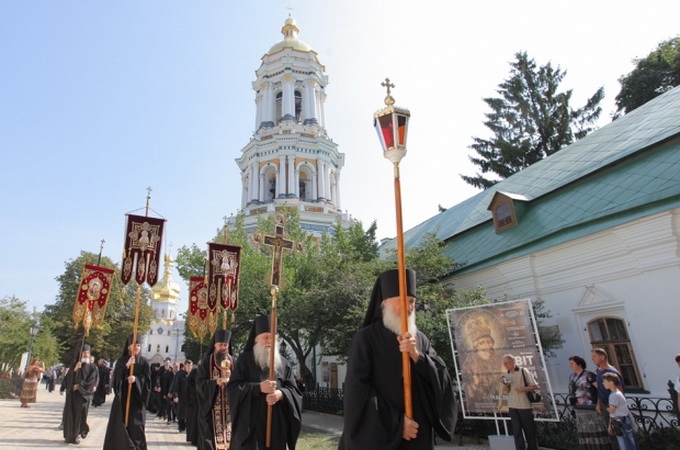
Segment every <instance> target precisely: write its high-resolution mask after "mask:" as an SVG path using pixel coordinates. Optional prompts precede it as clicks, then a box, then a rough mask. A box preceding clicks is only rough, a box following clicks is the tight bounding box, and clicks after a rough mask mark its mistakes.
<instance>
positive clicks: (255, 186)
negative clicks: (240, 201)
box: [250, 161, 260, 202]
mask: <svg viewBox="0 0 680 450" xmlns="http://www.w3.org/2000/svg"><path fill="white" fill-rule="evenodd" d="M259 180H260V164H259V163H258V162H257V161H254V162H253V163H252V165H251V166H250V192H251V194H250V201H251V202H258V201H259V200H260V195H259V192H260V184H259Z"/></svg>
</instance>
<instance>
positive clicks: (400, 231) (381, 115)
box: [373, 78, 413, 419]
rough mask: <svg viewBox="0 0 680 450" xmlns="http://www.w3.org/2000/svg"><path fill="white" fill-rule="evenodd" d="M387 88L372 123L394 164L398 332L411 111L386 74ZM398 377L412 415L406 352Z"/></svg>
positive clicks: (404, 313)
mask: <svg viewBox="0 0 680 450" xmlns="http://www.w3.org/2000/svg"><path fill="white" fill-rule="evenodd" d="M381 86H383V87H385V88H387V97H385V105H386V107H385V108H383V109H381V110H380V111H378V112H376V113H375V115H374V118H373V126H374V127H375V129H376V131H377V132H378V139H379V140H380V145H381V146H382V149H383V156H384V157H385V158H387V159H388V160H390V161H391V162H392V164H393V165H394V200H395V206H396V208H395V209H396V216H397V268H398V273H399V302H400V303H401V333H402V334H404V333H406V332H407V331H408V300H407V298H406V288H407V286H406V253H405V248H404V228H403V221H402V214H401V184H400V180H399V162H400V161H401V160H402V158H403V157H404V156H406V137H407V135H408V120H409V118H410V117H411V113H410V112H409V111H408V110H407V109H403V108H398V107H396V106H394V98H393V97H392V95H391V94H390V91H391V88H393V87H394V84H393V83H391V82H390V79H389V78H385V81H384V82H382V83H381ZM401 360H402V379H403V383H404V384H403V385H404V414H405V415H406V417H408V418H409V419H413V404H412V402H411V361H410V356H409V354H408V352H402V354H401Z"/></svg>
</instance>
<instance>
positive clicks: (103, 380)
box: [21, 271, 680, 450]
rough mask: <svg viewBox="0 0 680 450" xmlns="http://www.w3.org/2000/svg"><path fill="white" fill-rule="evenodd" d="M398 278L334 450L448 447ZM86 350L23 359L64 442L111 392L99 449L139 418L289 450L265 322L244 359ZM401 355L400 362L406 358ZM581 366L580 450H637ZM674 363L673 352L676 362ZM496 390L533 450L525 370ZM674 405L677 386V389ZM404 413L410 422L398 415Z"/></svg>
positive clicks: (127, 443)
mask: <svg viewBox="0 0 680 450" xmlns="http://www.w3.org/2000/svg"><path fill="white" fill-rule="evenodd" d="M398 284H399V283H398V273H397V271H388V272H385V273H383V274H381V275H380V276H379V277H378V279H377V280H376V283H375V286H374V288H373V293H372V295H371V300H370V302H369V307H368V310H367V312H366V315H365V318H364V321H363V323H362V325H361V327H360V328H359V331H358V332H357V333H356V335H355V336H354V338H353V340H352V344H351V347H350V351H349V355H348V362H347V376H346V379H345V389H344V396H343V398H344V411H345V415H344V429H343V433H342V436H341V438H340V443H339V449H340V450H351V449H357V450H358V449H366V448H380V449H391V450H406V449H433V448H434V443H435V441H436V439H438V438H439V439H442V440H446V441H449V440H451V438H452V436H453V432H454V430H455V426H456V420H457V417H458V405H457V403H456V400H455V398H454V389H453V384H452V380H451V377H450V375H449V372H448V370H447V368H446V366H445V364H444V362H443V360H442V359H441V358H440V357H439V356H437V354H436V352H435V351H434V349H433V348H432V346H431V345H430V341H429V340H428V338H427V336H425V335H424V334H423V333H422V332H420V331H419V330H418V329H417V327H416V325H415V308H414V306H415V273H413V272H412V271H407V280H406V287H407V302H406V308H407V311H405V312H406V316H407V327H406V328H407V331H405V332H404V331H403V330H402V327H403V326H404V325H403V324H402V320H401V313H402V309H403V307H404V305H403V303H402V299H401V297H400V296H399V292H398ZM90 351H91V349H90V347H89V345H87V344H83V345H81V346H80V347H79V348H77V349H75V357H74V360H73V363H72V364H71V365H70V366H69V367H65V368H64V370H63V372H62V374H61V375H59V374H58V373H57V372H56V371H54V370H52V369H50V370H49V371H47V373H45V372H46V371H45V367H44V364H43V363H42V362H41V361H40V360H39V359H38V358H34V359H33V360H31V363H30V364H29V366H28V368H27V370H26V372H25V374H24V378H25V383H24V389H23V391H22V394H21V406H22V407H25V408H26V407H29V403H34V402H35V401H36V394H37V384H38V379H39V378H40V376H41V375H42V374H45V378H46V379H47V382H46V384H47V386H48V388H47V389H48V390H49V391H50V392H51V391H52V390H53V389H54V387H53V386H52V387H51V388H50V387H49V386H50V384H51V383H54V380H56V379H58V378H60V377H61V378H62V379H63V381H62V386H61V392H62V394H64V395H65V397H66V398H65V405H64V410H63V418H62V425H61V426H60V428H61V429H62V430H63V434H64V440H65V441H66V442H68V443H75V444H77V443H79V441H80V439H84V438H86V437H87V435H88V433H89V427H88V425H87V415H88V409H89V407H90V405H92V406H93V407H98V406H101V405H102V404H103V403H104V402H105V401H106V394H108V393H113V394H114V398H113V400H112V405H111V412H110V416H109V421H108V425H107V429H106V437H105V441H104V446H103V448H104V450H118V449H139V450H141V449H146V448H147V445H146V436H145V431H144V430H145V422H146V415H147V412H150V413H152V414H155V415H156V417H157V418H158V419H160V420H164V421H166V422H167V423H168V424H176V426H177V429H178V431H179V432H181V433H186V441H187V442H189V443H191V444H193V445H194V446H196V447H197V448H198V449H199V450H218V449H219V450H224V449H234V450H260V449H264V448H269V449H272V450H286V448H289V449H294V448H295V445H296V441H297V439H298V436H299V433H300V430H301V424H302V393H301V388H300V383H299V382H298V381H297V380H296V377H295V374H294V372H293V368H292V365H291V364H290V363H289V362H288V361H287V360H286V359H285V357H284V356H283V355H282V354H281V352H280V348H279V346H278V342H277V339H276V336H273V335H272V333H271V318H270V316H267V315H262V316H258V317H256V318H255V319H254V320H253V321H252V323H251V328H250V333H249V336H248V340H247V342H246V344H245V347H244V348H243V351H242V352H241V353H240V354H239V355H238V357H234V356H233V355H232V348H231V333H230V332H229V331H227V330H217V331H216V332H215V334H214V336H213V338H212V341H211V343H210V345H209V347H208V350H207V353H206V354H205V355H203V356H202V359H201V360H200V361H198V362H197V364H194V363H193V362H192V361H191V360H188V359H186V360H184V361H183V362H181V363H180V362H175V363H174V364H171V362H172V361H171V360H170V359H169V358H168V359H166V360H165V361H164V362H163V365H162V366H160V365H153V366H152V365H151V364H149V361H148V360H147V359H146V358H145V357H144V356H142V355H141V337H140V336H139V335H137V336H136V337H135V336H130V337H129V338H128V339H127V341H126V343H125V345H124V347H123V349H122V353H121V356H120V357H119V358H118V359H117V360H116V361H115V364H114V365H113V368H109V367H108V364H107V362H106V361H105V360H103V359H100V360H99V361H98V363H97V364H95V363H94V358H93V357H92V356H91V355H90ZM404 355H407V356H408V358H406V357H405V356H404ZM591 360H592V362H593V364H594V365H595V370H594V371H591V370H588V369H587V363H586V361H585V359H584V358H582V357H580V356H571V357H570V358H569V366H570V368H571V370H572V373H571V374H570V376H569V393H568V400H569V402H570V404H571V405H572V406H573V409H574V412H575V416H576V425H577V433H578V442H579V446H580V447H581V448H588V449H602V450H607V449H614V448H616V447H615V444H614V443H615V442H616V443H617V444H618V448H619V449H620V450H636V443H635V439H634V427H635V425H634V421H633V420H632V417H631V415H630V411H629V410H628V408H627V405H626V398H625V395H624V392H623V386H624V381H623V377H622V376H621V374H620V373H619V371H618V370H617V369H616V368H615V367H613V366H612V365H611V364H610V363H609V358H608V355H607V352H606V351H605V350H604V349H602V348H594V349H593V350H592V352H591ZM675 360H676V362H677V363H678V365H679V366H680V355H678V356H677V357H676V359H675ZM406 361H408V364H409V367H410V371H409V372H410V376H409V379H410V393H411V398H410V401H411V404H410V405H408V407H407V402H408V400H407V398H406V397H405V396H404V395H403V394H404V385H403V383H404V378H402V370H403V367H404V366H403V365H404V364H406ZM501 361H502V365H503V367H504V371H503V372H502V376H501V377H500V379H499V380H498V384H499V391H502V392H503V393H505V394H507V398H508V410H509V417H510V422H511V429H512V434H513V436H514V442H515V448H516V449H517V450H525V449H527V448H528V449H529V450H535V449H538V440H537V431H536V423H535V419H534V414H533V411H532V403H531V400H530V399H529V394H530V393H531V392H533V391H536V390H538V389H540V386H539V385H538V383H537V381H536V379H535V378H534V377H533V375H532V374H531V372H530V371H529V370H527V369H526V368H524V367H520V366H519V365H518V362H519V360H518V359H517V358H515V357H514V356H513V355H511V354H506V355H504V356H502V358H501ZM676 390H677V395H678V401H679V402H680V377H678V379H677V382H676ZM409 408H410V409H411V411H410V414H409V415H407V414H406V411H407V410H408V409H409Z"/></svg>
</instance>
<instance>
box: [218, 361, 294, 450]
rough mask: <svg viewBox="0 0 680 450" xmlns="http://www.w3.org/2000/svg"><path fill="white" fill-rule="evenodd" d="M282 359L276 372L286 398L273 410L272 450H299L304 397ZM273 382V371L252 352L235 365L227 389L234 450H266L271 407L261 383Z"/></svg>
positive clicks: (232, 447)
mask: <svg viewBox="0 0 680 450" xmlns="http://www.w3.org/2000/svg"><path fill="white" fill-rule="evenodd" d="M281 359H282V362H283V364H282V367H280V368H279V369H278V370H276V373H275V378H276V384H277V389H279V390H281V392H282V393H283V398H282V399H281V400H280V401H279V402H277V403H276V404H275V405H274V406H273V407H272V434H271V447H270V448H269V450H285V448H286V444H287V445H288V448H289V449H291V450H293V449H295V444H296V442H297V438H298V436H299V435H300V428H301V424H302V395H301V394H300V391H299V390H298V388H297V383H296V381H295V376H294V374H293V370H292V368H291V366H290V363H289V362H288V361H286V360H285V358H281ZM268 378H269V369H265V370H262V369H261V368H260V367H259V366H258V365H257V363H255V357H254V355H253V351H252V350H247V351H244V352H243V353H241V354H240V355H239V357H238V359H237V360H236V363H235V364H234V367H233V369H232V372H231V378H230V379H229V384H228V385H227V390H228V393H229V407H230V409H231V424H232V425H231V432H232V437H231V450H261V449H264V448H265V446H264V444H265V429H266V423H267V403H266V400H265V398H266V396H265V394H263V393H261V392H260V382H262V381H264V380H267V379H268Z"/></svg>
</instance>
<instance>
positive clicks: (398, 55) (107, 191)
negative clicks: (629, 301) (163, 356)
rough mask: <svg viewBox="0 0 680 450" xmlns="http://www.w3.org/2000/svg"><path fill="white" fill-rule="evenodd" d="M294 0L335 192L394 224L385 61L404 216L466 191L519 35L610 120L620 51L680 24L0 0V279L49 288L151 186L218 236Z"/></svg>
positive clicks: (4, 288) (361, 8)
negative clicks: (321, 71)
mask: <svg viewBox="0 0 680 450" xmlns="http://www.w3.org/2000/svg"><path fill="white" fill-rule="evenodd" d="M289 5H291V6H292V7H293V17H294V18H295V20H296V22H297V24H298V27H299V28H300V34H299V38H300V39H302V40H303V41H305V42H306V43H308V44H309V45H310V46H311V47H312V49H314V50H315V51H316V52H317V53H318V58H319V60H320V61H321V62H322V63H323V64H324V65H325V67H326V73H327V74H328V76H329V78H330V83H329V85H328V87H327V89H326V92H327V94H328V98H327V101H326V116H327V128H328V133H329V136H330V137H331V138H332V139H333V140H334V141H335V142H336V143H338V145H339V149H340V151H341V152H343V153H345V158H346V160H345V161H346V162H345V168H344V169H343V172H342V178H341V184H340V189H341V193H340V196H341V200H342V208H343V209H345V210H347V211H349V213H350V214H351V215H352V216H353V217H355V218H357V219H359V220H361V221H362V222H363V223H364V225H365V226H368V224H370V223H371V222H372V221H373V220H377V222H378V236H379V237H380V238H382V237H392V236H394V233H395V231H394V230H395V223H394V204H393V202H394V200H393V198H394V197H393V195H394V194H393V190H392V168H391V165H390V163H389V162H388V161H387V160H385V159H384V158H383V157H382V153H381V151H380V146H379V144H378V141H377V138H376V136H375V132H374V130H373V128H372V116H373V113H374V112H375V111H376V110H378V109H380V108H381V107H382V106H383V103H382V102H383V98H384V95H385V93H384V90H383V88H381V87H380V82H381V81H382V80H384V78H385V77H389V78H390V79H391V80H392V81H393V82H394V83H395V84H396V88H395V89H394V90H393V95H394V97H395V98H396V100H397V104H398V105H399V106H402V107H406V108H408V109H410V110H411V114H412V119H411V128H410V131H409V142H408V149H409V153H408V154H407V156H406V158H405V159H404V160H403V161H402V163H401V166H400V168H401V178H402V191H403V192H402V194H403V209H404V226H405V228H406V229H408V228H410V227H413V226H415V225H417V224H418V223H420V222H422V221H424V220H426V219H427V218H429V217H431V216H432V215H434V214H436V213H437V206H438V205H440V204H441V205H442V206H444V207H449V206H452V205H455V204H457V203H459V202H460V201H462V200H464V199H466V198H468V197H470V196H472V195H474V194H475V193H476V192H477V191H476V190H475V189H473V188H471V187H470V186H468V185H466V184H465V183H464V182H463V181H462V180H461V179H460V177H459V176H458V174H461V173H463V174H467V175H470V174H473V173H474V172H475V168H474V167H473V166H472V165H471V164H470V163H469V162H468V155H469V154H470V150H469V149H468V146H469V145H470V143H471V142H472V136H480V137H486V136H488V133H487V130H486V128H485V127H484V126H483V124H482V122H483V120H484V113H485V112H487V111H488V110H487V109H486V107H485V104H484V102H483V101H482V98H484V97H488V96H494V95H495V90H496V88H497V86H498V84H499V83H500V82H502V81H503V80H504V79H505V78H506V77H507V76H508V73H509V65H508V63H509V62H510V61H511V60H513V58H514V54H515V53H516V52H517V51H526V52H528V54H529V56H530V57H533V58H535V59H536V61H537V63H538V64H545V63H547V62H548V61H551V62H552V63H553V65H555V66H557V65H559V66H560V67H562V68H563V69H565V70H567V72H568V75H567V77H566V78H565V81H564V83H563V88H565V89H567V88H571V89H573V90H574V95H573V98H574V106H577V105H581V104H582V103H583V102H584V101H585V99H586V98H587V97H589V96H590V95H592V94H593V93H594V92H595V91H596V90H597V89H598V88H599V87H600V86H604V87H605V91H606V92H605V93H606V98H605V101H604V103H603V108H604V112H603V118H602V120H601V123H600V124H601V125H605V124H606V123H608V121H609V115H610V114H611V113H612V112H613V110H614V97H615V96H616V94H617V93H618V91H619V84H618V82H617V79H618V78H619V77H620V76H622V75H624V74H626V73H628V72H630V71H631V70H632V68H633V65H632V63H631V60H632V59H633V58H635V57H644V56H646V55H647V54H648V53H649V52H650V51H651V50H653V49H654V48H655V47H656V45H657V44H658V43H659V42H660V41H662V40H665V39H668V38H671V37H674V36H676V35H678V34H679V33H680V26H678V21H677V17H679V16H680V3H678V2H677V0H672V1H670V0H658V1H654V2H648V3H647V4H645V6H644V7H642V6H641V5H642V4H641V3H640V2H632V1H621V0H619V1H609V0H602V1H597V2H592V1H590V0H589V1H584V0H573V1H570V2H550V1H545V0H542V1H538V0H535V1H534V0H531V1H514V2H508V1H500V0H488V1H480V2H457V1H450V0H432V1H420V2H415V1H413V0H395V1H389V2H388V1H384V0H347V1H342V2H340V1H318V0H317V1H312V0H303V1H297V2H290V1H278V0H270V1H253V2H240V3H236V2H227V1H196V2H186V1H158V0H148V1H115V2H114V1H97V2H87V1H68V0H64V1H58V2H56V1H54V2H48V1H33V0H22V1H18V2H10V1H6V2H1V3H0V57H1V58H2V59H1V60H2V63H1V64H0V214H1V217H2V219H0V220H1V222H0V224H1V225H2V234H1V235H0V297H5V296H11V295H15V296H16V297H18V298H19V299H21V300H24V301H27V302H28V304H29V306H30V307H31V308H32V307H35V308H37V309H38V310H40V309H42V307H43V306H44V305H45V304H50V303H54V300H55V296H56V295H57V294H58V285H57V283H56V281H55V277H57V276H59V275H60V274H61V273H63V270H64V264H65V263H66V262H67V261H68V260H70V259H73V258H76V257H77V256H78V255H79V254H80V251H81V250H87V251H92V252H97V251H98V250H99V242H100V240H101V239H105V240H106V245H105V248H104V254H105V255H106V256H109V257H110V258H112V259H113V260H114V261H120V255H121V252H122V245H123V231H124V225H125V213H127V212H131V211H134V210H139V209H140V208H143V207H144V204H145V196H146V188H147V187H148V186H151V187H152V188H153V192H152V198H151V208H152V209H153V210H154V211H155V212H156V213H157V214H156V215H161V216H163V217H165V218H166V219H167V224H166V234H165V238H164V241H165V246H166V251H168V252H170V253H171V254H173V255H174V254H175V252H176V250H177V248H179V247H181V246H182V245H190V244H192V243H197V244H198V245H201V246H202V245H204V244H205V243H206V242H207V241H208V240H210V239H211V238H212V236H213V235H214V233H215V230H216V229H217V228H218V227H219V226H220V225H221V224H222V217H223V216H225V215H226V216H228V215H230V214H235V213H236V212H237V211H238V210H239V208H240V195H241V192H240V176H239V171H238V167H237V165H236V163H235V162H234V160H235V158H237V157H238V156H239V155H240V150H241V148H243V146H245V145H246V144H247V142H248V141H249V139H250V137H251V136H252V133H253V131H254V122H255V107H254V91H253V90H252V86H251V83H252V81H253V80H254V79H255V75H254V72H255V70H256V69H257V68H258V67H259V65H260V58H261V57H262V56H263V55H264V54H265V53H266V52H267V50H269V48H270V47H271V46H272V45H274V44H275V43H277V42H279V41H280V40H281V39H282V36H281V34H280V30H281V27H282V25H283V23H284V20H285V19H286V17H287V15H288V6H289ZM175 280H176V281H177V282H179V283H180V284H182V282H181V280H180V279H179V277H178V276H177V275H175ZM182 292H183V301H184V302H186V298H185V297H184V296H185V295H186V287H184V286H183V290H182ZM185 304H186V303H185Z"/></svg>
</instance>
